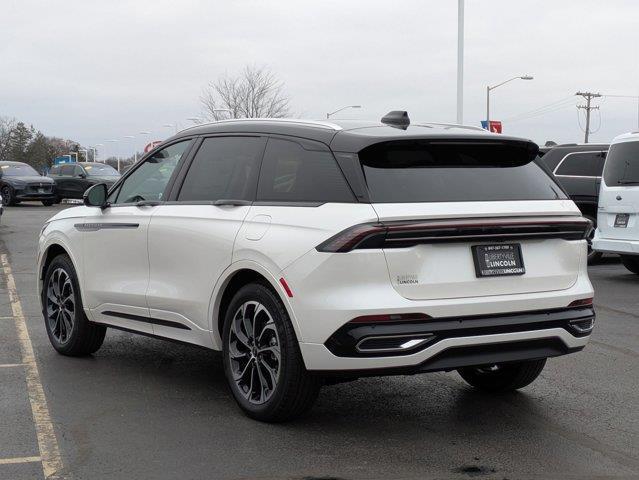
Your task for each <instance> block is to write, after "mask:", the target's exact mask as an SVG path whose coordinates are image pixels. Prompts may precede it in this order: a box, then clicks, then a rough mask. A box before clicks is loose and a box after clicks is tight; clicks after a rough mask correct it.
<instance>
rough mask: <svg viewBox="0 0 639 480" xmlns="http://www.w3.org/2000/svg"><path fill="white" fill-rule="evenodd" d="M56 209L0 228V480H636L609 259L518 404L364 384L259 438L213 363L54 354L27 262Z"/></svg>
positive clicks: (346, 387) (106, 352)
mask: <svg viewBox="0 0 639 480" xmlns="http://www.w3.org/2000/svg"><path fill="white" fill-rule="evenodd" d="M59 208H61V207H49V208H47V207H42V206H40V205H39V204H35V203H34V204H24V205H20V206H16V207H9V208H7V209H6V210H5V214H4V215H3V217H2V220H1V221H0V255H1V257H0V258H1V259H2V262H3V263H2V272H0V432H1V434H0V479H3V480H4V479H12V480H13V479H37V478H44V473H43V472H45V471H46V472H47V473H48V474H52V476H51V478H57V479H67V478H68V479H91V480H97V479H134V478H135V479H173V478H181V479H311V478H325V479H328V478H338V479H371V478H375V479H378V478H379V479H386V478H402V479H403V478H405V479H409V478H410V479H413V478H415V479H417V478H419V479H423V478H495V479H504V478H508V479H518V478H575V479H584V478H639V334H638V327H639V309H638V308H637V307H638V305H639V276H636V275H633V274H630V273H629V272H627V271H626V270H625V269H624V268H623V266H621V264H620V263H619V262H618V261H617V260H616V259H615V258H609V259H605V260H604V261H603V262H602V263H601V264H599V265H596V266H593V267H591V269H590V274H591V279H592V280H593V283H594V285H595V291H596V296H595V305H596V307H597V314H598V318H597V326H596V330H595V333H594V334H593V338H592V340H591V342H590V344H589V346H588V347H586V350H584V351H583V352H580V353H577V354H575V355H570V356H566V357H560V358H557V359H553V360H550V361H549V363H548V365H547V366H546V369H545V370H544V372H543V373H542V375H541V377H540V378H539V379H538V380H537V381H536V382H535V383H533V384H532V385H531V386H529V387H527V388H526V389H524V390H522V391H521V392H519V393H516V394H509V395H505V396H499V397H491V396H488V395H485V394H480V393H477V392H475V391H473V390H471V389H470V388H469V387H467V386H466V384H465V383H463V382H462V380H461V379H460V378H459V377H458V376H457V374H455V373H436V374H426V375H420V376H413V377H389V378H371V379H363V380H358V381H356V382H352V383H347V384H341V385H335V386H331V387H326V388H325V389H324V390H323V392H322V394H321V396H320V399H319V401H318V403H317V405H316V406H315V408H314V409H313V410H312V412H311V414H310V415H309V416H308V417H307V418H305V419H303V420H300V421H296V422H293V423H288V424H283V425H268V424H261V423H258V422H255V421H252V420H249V419H248V418H246V417H245V416H244V415H243V414H241V413H240V411H239V410H238V408H237V407H236V406H235V403H234V402H233V400H232V399H231V398H230V394H229V393H228V392H227V389H226V385H225V381H224V376H223V372H222V368H221V357H220V356H219V355H218V354H216V353H215V352H209V351H207V350H203V349H199V348H195V347H188V346H182V345H177V344H173V343H166V342H163V341H160V340H155V339H150V338H146V337H141V336H135V335H132V334H128V333H124V332H118V331H114V330H110V331H109V332H108V334H107V339H106V341H105V344H104V346H103V347H102V349H101V350H99V351H98V352H97V353H96V354H95V355H94V356H92V357H88V358H66V357H63V356H60V355H58V354H56V353H55V352H54V350H53V349H52V348H51V347H50V345H49V341H48V339H47V336H46V332H45V330H44V326H43V323H42V317H41V313H40V311H39V308H40V307H39V302H38V299H37V295H36V291H35V285H36V275H35V249H36V242H37V235H38V232H39V230H40V227H41V226H42V224H43V223H44V221H45V220H46V219H47V218H48V217H50V216H51V215H53V214H54V213H55V212H56V211H57V210H58V209H59ZM104 248H108V245H105V246H104ZM14 284H15V286H14ZM25 323H26V327H27V329H26V331H25V330H23V329H21V325H23V324H25ZM25 332H27V334H25ZM29 345H31V346H32V350H33V354H34V358H35V361H34V362H35V363H33V361H31V360H30V358H33V357H30V356H29V348H28V347H29ZM39 392H40V393H41V394H42V396H40V395H39ZM54 472H55V473H54Z"/></svg>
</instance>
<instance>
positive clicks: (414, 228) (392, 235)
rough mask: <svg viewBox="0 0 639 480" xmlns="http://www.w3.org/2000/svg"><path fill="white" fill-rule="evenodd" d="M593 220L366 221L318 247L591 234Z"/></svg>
mask: <svg viewBox="0 0 639 480" xmlns="http://www.w3.org/2000/svg"><path fill="white" fill-rule="evenodd" d="M591 228H592V223H591V222H590V221H589V220H587V219H585V218H583V217H519V218H473V219H455V220H415V221H402V222H386V223H364V224H360V225H355V226H353V227H350V228H347V229H346V230H342V231H341V232H339V233H338V234H336V235H334V236H332V237H331V238H329V239H328V240H326V241H325V242H323V243H321V244H320V245H318V246H317V247H316V249H317V251H319V252H329V253H345V252H350V251H351V250H354V249H366V248H406V247H412V246H414V245H419V244H424V243H446V242H468V241H480V242H481V241H500V240H525V239H542V238H560V239H564V240H582V239H585V238H588V236H589V234H590V231H591Z"/></svg>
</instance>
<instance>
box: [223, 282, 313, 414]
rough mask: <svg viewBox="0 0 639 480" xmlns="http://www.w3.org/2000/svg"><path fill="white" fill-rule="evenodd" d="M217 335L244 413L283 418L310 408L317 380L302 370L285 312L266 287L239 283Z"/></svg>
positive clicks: (228, 376)
mask: <svg viewBox="0 0 639 480" xmlns="http://www.w3.org/2000/svg"><path fill="white" fill-rule="evenodd" d="M242 319H244V321H243V320H242ZM247 327H248V328H247ZM251 330H253V331H255V332H256V333H255V335H254V334H253V333H252V332H250V331H251ZM247 331H248V332H249V334H248V335H247V334H246V332H247ZM223 333H224V335H223V340H224V348H223V355H224V373H225V375H226V379H227V381H228V384H229V388H230V389H231V392H232V394H233V397H234V398H235V400H236V401H237V403H238V405H239V406H240V408H241V409H242V410H243V411H244V413H245V414H246V415H248V416H249V417H251V418H253V419H255V420H260V421H263V422H283V421H286V420H291V419H294V418H296V417H299V416H301V415H302V414H304V413H306V412H307V411H308V410H309V409H310V408H311V407H312V406H313V403H314V402H315V400H316V398H317V395H318V393H319V389H320V385H321V379H320V378H318V377H315V376H312V375H311V374H309V373H308V372H307V371H306V368H305V367H304V362H303V360H302V354H301V352H300V349H299V345H298V342H297V337H296V336H295V331H294V330H293V326H292V324H291V321H290V319H289V316H288V313H287V312H286V309H285V308H284V305H283V304H282V302H281V300H280V299H279V297H278V296H277V294H275V293H274V292H273V290H271V288H270V286H267V285H266V284H262V283H251V284H248V285H245V286H244V287H242V288H241V289H240V290H239V291H238V292H237V293H236V294H235V296H234V297H233V299H232V300H231V303H230V304H229V307H228V309H227V311H226V315H225V321H224V331H223ZM253 337H257V339H258V341H255V342H254V341H253ZM278 346H279V350H278V349H277V347H278ZM278 352H279V360H278V357H277V353H278ZM242 372H244V374H243V375H242ZM269 372H270V375H269ZM258 383H259V386H258Z"/></svg>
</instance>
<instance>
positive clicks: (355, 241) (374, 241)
mask: <svg viewBox="0 0 639 480" xmlns="http://www.w3.org/2000/svg"><path fill="white" fill-rule="evenodd" d="M386 230H387V227H386V226H385V225H383V224H381V223H364V224H361V225H355V226H354V227H351V228H347V229H346V230H342V231H341V232H339V233H338V234H337V235H334V236H332V237H331V238H329V239H328V240H326V241H325V242H322V243H320V244H319V245H318V246H317V247H316V249H317V251H318V252H329V253H343V252H350V251H351V250H353V249H355V248H381V247H382V246H383V243H384V237H385V236H386ZM362 245H370V246H362ZM373 245H376V246H373Z"/></svg>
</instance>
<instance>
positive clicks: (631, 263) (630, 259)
mask: <svg viewBox="0 0 639 480" xmlns="http://www.w3.org/2000/svg"><path fill="white" fill-rule="evenodd" d="M621 263H623V266H624V267H626V268H627V269H628V270H630V271H631V272H632V273H636V274H637V275H639V256H635V255H621Z"/></svg>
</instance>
